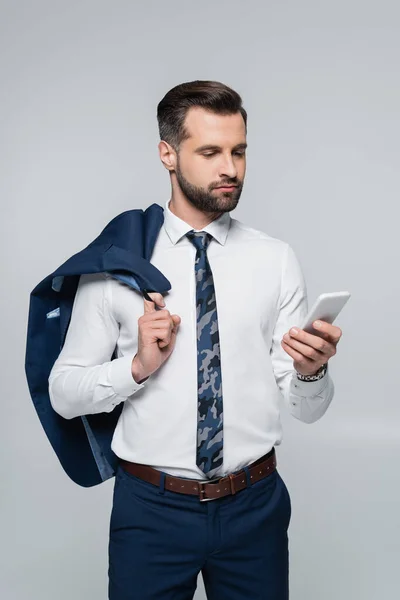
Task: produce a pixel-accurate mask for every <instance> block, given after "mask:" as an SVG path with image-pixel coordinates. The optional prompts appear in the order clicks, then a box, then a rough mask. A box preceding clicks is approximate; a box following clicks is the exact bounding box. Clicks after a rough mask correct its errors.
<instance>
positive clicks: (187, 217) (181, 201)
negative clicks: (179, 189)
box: [169, 193, 222, 229]
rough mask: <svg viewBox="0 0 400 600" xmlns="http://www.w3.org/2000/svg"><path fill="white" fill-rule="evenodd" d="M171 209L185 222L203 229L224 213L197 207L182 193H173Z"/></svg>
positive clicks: (195, 227) (194, 227)
mask: <svg viewBox="0 0 400 600" xmlns="http://www.w3.org/2000/svg"><path fill="white" fill-rule="evenodd" d="M169 209H170V211H171V212H172V213H173V214H174V215H176V216H177V217H179V218H180V219H182V221H185V223H187V224H188V225H190V226H191V227H192V228H193V229H203V228H204V227H205V226H206V225H208V224H209V223H211V222H212V221H215V219H218V217H220V216H221V215H222V212H217V213H215V212H212V213H209V212H204V211H202V210H199V209H197V208H196V207H195V206H193V205H192V204H191V203H190V202H189V201H188V199H187V198H186V196H184V195H183V194H182V193H180V194H174V193H172V195H171V200H170V203H169Z"/></svg>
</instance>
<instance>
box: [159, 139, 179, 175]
mask: <svg viewBox="0 0 400 600" xmlns="http://www.w3.org/2000/svg"><path fill="white" fill-rule="evenodd" d="M158 151H159V154H160V160H161V162H162V163H163V165H164V167H165V168H166V169H167V170H168V171H175V165H176V152H175V150H174V149H173V148H172V146H170V144H168V142H165V141H164V140H161V142H160V143H159V144H158Z"/></svg>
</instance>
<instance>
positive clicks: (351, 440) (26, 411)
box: [0, 0, 400, 600]
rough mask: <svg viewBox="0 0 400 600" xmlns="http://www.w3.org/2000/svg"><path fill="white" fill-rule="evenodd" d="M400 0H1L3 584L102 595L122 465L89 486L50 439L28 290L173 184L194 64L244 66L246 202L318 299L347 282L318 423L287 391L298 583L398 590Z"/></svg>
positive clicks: (306, 597)
mask: <svg viewBox="0 0 400 600" xmlns="http://www.w3.org/2000/svg"><path fill="white" fill-rule="evenodd" d="M399 16H400V11H399V8H398V3H397V2H387V1H386V2H385V1H380V2H379V3H378V2H365V1H364V2H361V1H359V2H358V1H355V0H346V1H343V0H337V1H336V2H323V1H321V2H317V1H302V2H297V1H295V0H291V1H282V0H281V1H280V2H261V1H260V2H249V1H248V2H247V3H244V2H238V1H233V0H230V1H229V2H215V1H213V2H211V1H204V0H203V1H202V2H188V1H185V2H184V1H170V2H161V1H160V2H154V1H153V2H151V1H147V2H146V3H139V2H133V1H131V2H128V1H125V2H123V1H115V0H114V1H113V2H111V1H110V2H104V1H102V2H100V1H94V0H91V1H89V0H86V1H80V2H76V1H75V2H69V3H67V2H60V1H50V0H48V1H44V0H38V1H36V2H28V1H26V0H25V1H15V2H11V1H9V2H2V4H1V19H0V28H1V31H0V40H1V48H0V60H1V113H0V126H1V130H2V131H1V149H0V152H1V155H0V165H1V166H0V168H1V190H0V192H1V194H0V198H1V258H2V260H1V268H2V292H3V293H2V294H1V307H0V314H1V332H2V344H1V368H2V375H1V390H2V394H1V396H2V404H3V409H2V419H1V420H0V423H1V425H0V426H1V440H2V448H1V456H2V461H1V474H0V475H1V482H2V493H1V531H2V535H1V537H2V544H1V546H2V549H1V552H2V557H1V562H0V564H1V570H2V573H1V590H0V591H1V592H2V595H3V596H4V597H6V598H7V600H39V599H40V600H54V598H57V599H59V600H64V599H65V600H70V598H75V599H77V600H90V599H96V600H99V599H103V598H106V597H107V543H108V527H109V515H110V511H111V499H112V488H113V482H114V480H109V481H107V482H105V483H104V484H103V485H100V486H96V487H95V488H92V489H85V488H81V487H79V486H77V485H76V484H74V483H73V482H72V481H70V480H69V478H68V477H67V476H66V475H65V473H64V471H63V470H62V468H61V466H60V465H59V463H58V460H57V458H56V455H55V454H54V452H53V450H52V449H51V447H50V445H49V443H48V441H47V438H46V437H45V434H44V432H43V430H42V428H41V425H40V423H39V420H38V417H37V415H36V412H35V411H34V408H33V404H32V402H31V399H30V396H29V392H28V388H27V384H26V380H25V373H24V353H25V336H26V325H27V311H28V302H29V294H30V291H31V290H32V289H33V287H34V286H35V285H36V284H37V283H38V282H39V281H40V280H41V279H42V278H43V277H45V276H46V275H47V274H48V273H50V272H51V271H53V270H54V269H55V268H56V267H57V266H58V265H59V264H61V262H63V261H64V260H66V259H67V258H68V257H69V256H70V255H71V254H73V253H75V252H77V251H79V250H81V249H82V248H83V247H85V246H86V245H87V243H88V242H89V241H90V240H92V239H93V238H94V237H95V236H97V235H98V233H99V232H100V231H101V229H102V228H103V226H104V225H105V224H106V223H107V222H108V221H109V220H110V219H111V218H112V217H113V216H115V215H116V214H118V213H120V212H122V211H123V210H128V209H130V208H145V207H146V206H148V205H149V204H151V203H152V202H157V203H159V204H163V203H164V202H165V200H166V199H167V197H169V194H170V188H169V178H168V174H167V172H166V171H165V169H164V168H163V167H162V165H161V163H160V161H159V158H158V150H157V144H158V141H159V140H158V132H157V124H156V116H155V115H156V105H157V103H158V101H159V100H160V99H161V97H162V96H163V95H164V94H165V93H166V91H167V90H168V89H170V88H171V87H173V86H174V85H176V84H178V83H181V82H183V81H188V80H193V79H217V80H220V81H223V82H224V83H226V84H228V85H231V86H232V87H234V88H235V89H236V90H237V91H238V92H239V93H240V94H242V96H243V100H244V105H245V108H246V109H247V110H248V113H249V130H248V143H249V148H248V162H247V176H246V181H245V186H244V191H243V194H242V197H241V199H240V202H239V205H238V207H237V209H236V210H235V211H233V213H232V215H233V216H234V217H236V218H238V219H240V220H242V221H244V222H246V223H247V224H249V225H250V226H253V227H256V228H258V229H261V230H263V231H265V232H267V233H269V234H270V235H273V236H275V237H279V238H281V239H284V240H285V241H287V242H289V243H290V244H291V245H292V246H293V248H294V249H295V251H296V252H297V255H298V257H299V259H300V261H301V263H302V266H303V269H304V273H305V276H306V281H307V284H308V295H309V304H310V305H311V303H312V302H314V300H315V298H316V296H317V295H318V294H319V293H321V292H329V291H336V290H346V289H348V290H349V291H350V292H351V293H352V298H351V299H350V301H349V303H348V304H347V305H346V307H345V309H344V311H343V313H342V314H341V315H340V317H339V318H338V320H337V322H336V324H337V325H339V326H340V327H341V328H342V329H343V337H342V340H341V342H340V345H339V347H338V353H337V355H336V356H335V357H333V358H332V360H331V362H330V368H331V373H332V377H333V379H334V382H335V387H336V393H335V398H334V400H333V403H332V405H331V406H330V408H329V409H328V412H327V413H326V415H325V416H324V417H323V418H322V419H321V420H320V421H318V422H316V423H314V424H312V425H307V424H304V423H301V422H298V421H296V420H295V419H293V418H292V417H291V416H290V415H289V414H288V413H287V412H286V411H285V410H284V409H283V415H282V418H283V427H284V439H283V444H282V445H281V446H280V448H278V462H279V468H280V472H281V474H282V476H283V478H284V479H285V482H286V483H287V486H288V488H289V491H290V494H291V498H292V521H291V525H290V529H289V534H290V557H291V571H290V588H291V598H292V599H293V600H312V599H315V600H321V599H323V600H337V599H338V598H340V599H341V600H358V599H363V600H376V599H377V598H381V597H385V596H388V597H393V595H394V594H395V593H396V590H398V587H399V585H398V564H399V558H400V543H399V535H398V532H399V527H400V516H399V501H400V485H399V467H398V456H399V448H400V436H399V417H400V402H399V384H398V366H399V351H398V342H399V321H398V304H399V295H400V294H399V291H400V290H399V278H398V262H399V258H400V256H399V249H398V239H399V225H398V221H399V209H398V201H399V192H400V185H399V134H400V126H399V125H400V123H399V103H400V87H399V49H400V42H399ZM249 310H251V307H249ZM204 597H205V596H204V588H203V584H202V580H201V577H199V580H198V590H197V592H196V598H197V599H201V598H204ZM221 600H222V599H221Z"/></svg>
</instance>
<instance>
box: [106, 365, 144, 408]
mask: <svg viewBox="0 0 400 600" xmlns="http://www.w3.org/2000/svg"><path fill="white" fill-rule="evenodd" d="M132 360H133V356H132V357H131V356H121V358H115V359H114V360H112V361H111V364H110V372H109V375H110V382H111V385H112V387H113V388H114V390H115V392H116V393H117V394H118V395H119V396H123V397H124V398H127V397H128V396H131V395H132V394H134V393H135V392H136V391H137V390H140V389H141V388H142V387H144V384H145V383H146V381H147V380H148V378H147V379H145V380H144V381H143V382H142V383H137V382H136V381H135V380H134V378H133V375H132Z"/></svg>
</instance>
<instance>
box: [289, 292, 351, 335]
mask: <svg viewBox="0 0 400 600" xmlns="http://www.w3.org/2000/svg"><path fill="white" fill-rule="evenodd" d="M350 296H351V294H350V292H325V293H324V294H320V295H319V296H318V298H317V299H316V301H315V302H314V304H313V306H312V307H311V309H310V310H309V311H308V315H307V316H306V318H305V319H304V321H303V324H302V325H301V327H300V328H301V329H304V331H307V332H308V333H312V334H313V335H319V336H320V337H323V336H322V334H321V332H320V331H318V329H314V327H313V325H312V324H313V323H314V321H316V320H317V319H320V320H321V321H326V322H327V323H330V324H332V323H333V321H334V320H335V319H336V317H337V316H338V314H339V313H340V311H341V310H342V308H343V307H344V305H345V304H346V302H347V301H348V299H349V298H350Z"/></svg>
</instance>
